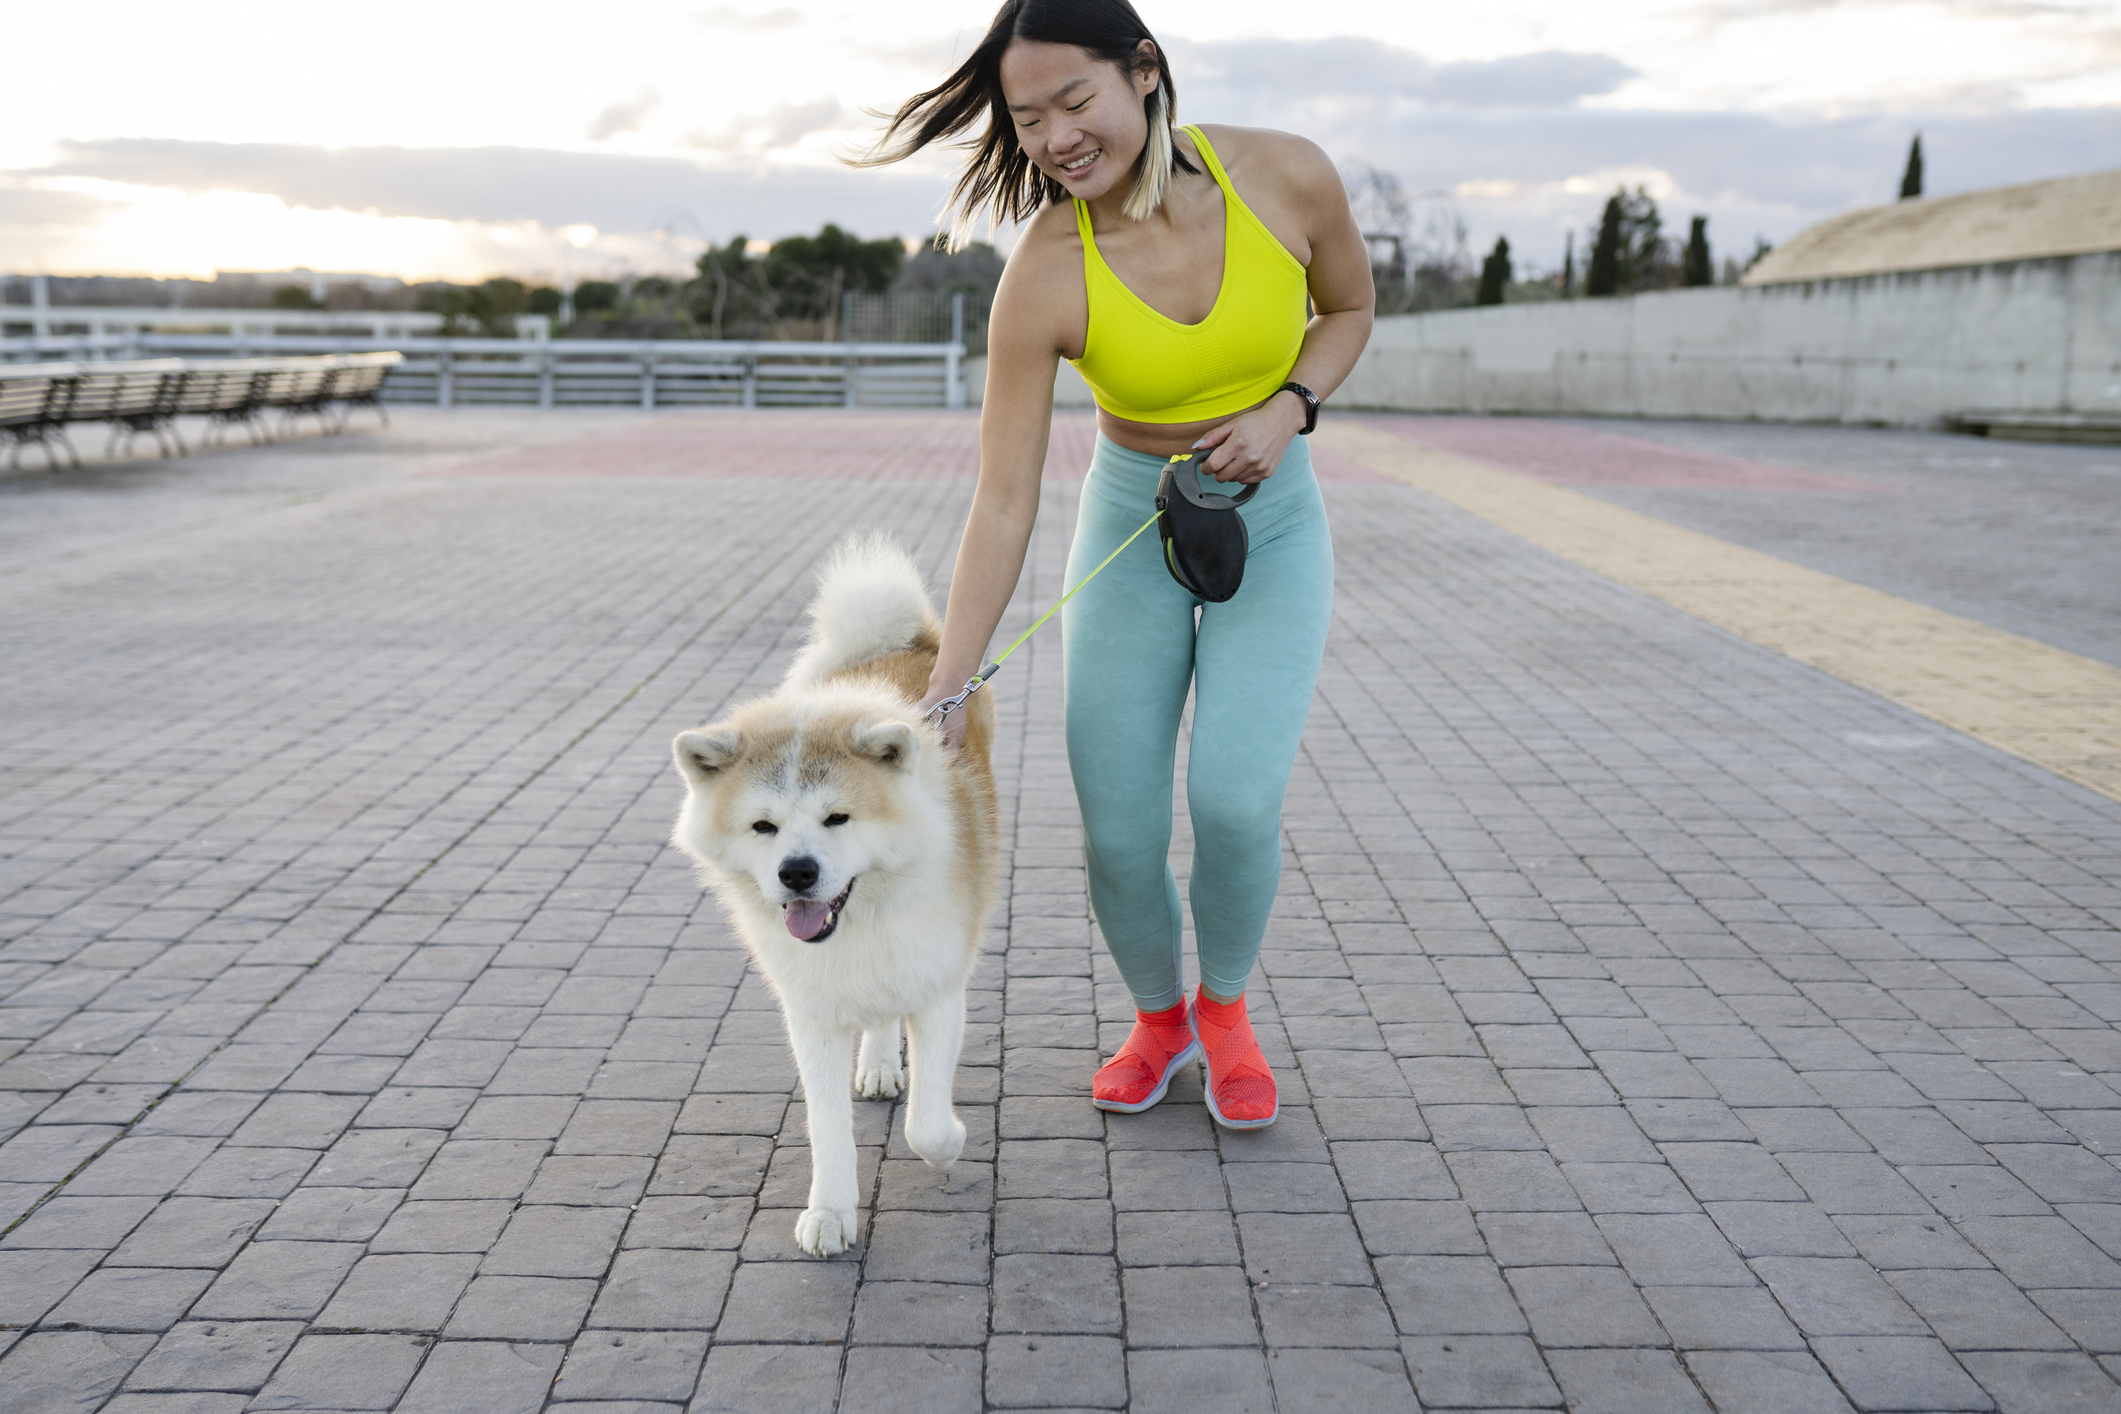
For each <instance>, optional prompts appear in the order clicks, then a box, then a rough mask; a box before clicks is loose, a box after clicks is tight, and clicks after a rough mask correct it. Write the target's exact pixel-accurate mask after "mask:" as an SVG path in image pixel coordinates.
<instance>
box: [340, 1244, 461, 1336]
mask: <svg viewBox="0 0 2121 1414" xmlns="http://www.w3.org/2000/svg"><path fill="white" fill-rule="evenodd" d="M478 1269H479V1259H478V1258H477V1257H476V1256H473V1255H471V1254H469V1253H425V1252H423V1253H417V1254H405V1255H402V1256H380V1257H363V1258H362V1259H361V1261H360V1262H359V1263H358V1264H357V1265H356V1266H355V1267H354V1269H353V1270H352V1271H351V1272H349V1273H348V1274H347V1277H346V1281H345V1284H344V1285H342V1286H340V1288H339V1290H338V1293H337V1294H336V1295H334V1296H333V1297H332V1299H331V1304H330V1305H328V1306H326V1307H325V1308H324V1309H323V1311H322V1312H320V1313H319V1314H318V1316H317V1324H318V1325H319V1326H322V1327H325V1328H326V1329H335V1330H356V1331H360V1330H385V1331H433V1330H440V1329H441V1328H442V1325H443V1323H444V1322H446V1321H448V1320H449V1313H450V1311H451V1310H452V1309H453V1308H454V1307H455V1306H456V1304H457V1299H458V1298H459V1297H460V1296H462V1295H463V1294H464V1288H465V1286H466V1285H467V1284H468V1283H469V1282H470V1281H471V1278H472V1274H473V1273H474V1272H476V1271H478Z"/></svg>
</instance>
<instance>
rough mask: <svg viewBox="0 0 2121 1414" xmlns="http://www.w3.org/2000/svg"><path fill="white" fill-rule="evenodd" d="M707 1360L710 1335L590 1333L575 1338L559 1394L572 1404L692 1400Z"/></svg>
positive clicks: (557, 1389)
mask: <svg viewBox="0 0 2121 1414" xmlns="http://www.w3.org/2000/svg"><path fill="white" fill-rule="evenodd" d="M706 1358H707V1335H706V1333H705V1332H695V1331H589V1332H585V1333H584V1334H582V1335H580V1336H577V1337H576V1338H575V1342H574V1345H573V1347H572V1348H571V1349H570V1350H569V1351H568V1354H567V1363H566V1364H565V1365H563V1366H561V1368H560V1375H559V1379H558V1381H557V1382H556V1383H555V1384H554V1385H553V1395H554V1397H555V1398H558V1399H564V1400H567V1401H570V1402H573V1401H579V1400H670V1401H682V1400H687V1399H690V1398H691V1397H692V1390H693V1385H694V1384H695V1383H696V1382H697V1380H698V1377H699V1372H700V1366H701V1365H702V1364H703V1363H704V1362H705V1360H706Z"/></svg>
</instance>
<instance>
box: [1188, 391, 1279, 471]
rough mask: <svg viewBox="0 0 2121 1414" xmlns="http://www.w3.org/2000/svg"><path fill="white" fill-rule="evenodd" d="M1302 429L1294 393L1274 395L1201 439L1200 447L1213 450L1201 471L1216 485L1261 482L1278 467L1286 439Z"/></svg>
mask: <svg viewBox="0 0 2121 1414" xmlns="http://www.w3.org/2000/svg"><path fill="white" fill-rule="evenodd" d="M1292 404H1293V405H1294V408H1295V411H1294V412H1293V413H1292V412H1291V411H1290V405H1292ZM1303 425H1304V407H1303V401H1302V399H1300V398H1298V397H1297V396H1296V395H1295V394H1294V393H1291V394H1289V395H1288V396H1287V397H1283V396H1281V395H1280V394H1278V393H1277V394H1276V395H1275V396H1273V397H1271V398H1269V399H1267V400H1266V401H1265V402H1263V403H1261V404H1260V405H1259V406H1258V407H1256V408H1253V409H1252V410H1251V411H1250V412H1247V413H1242V414H1240V415H1239V416H1237V417H1234V418H1232V419H1231V420H1230V421H1228V422H1226V423H1224V424H1223V425H1222V426H1220V427H1217V428H1214V429H1213V430H1211V431H1209V432H1208V433H1206V434H1205V435H1203V436H1202V437H1201V439H1200V445H1201V446H1203V447H1212V448H1214V449H1215V454H1214V455H1213V456H1211V457H1209V458H1208V460H1207V462H1206V463H1205V464H1204V468H1203V469H1204V470H1206V472H1207V473H1208V475H1210V476H1212V477H1214V478H1215V479H1216V480H1217V481H1235V482H1240V483H1242V484H1244V485H1246V486H1250V485H1253V484H1255V483H1257V482H1261V481H1265V480H1266V479H1267V478H1268V477H1270V476H1272V475H1273V474H1274V468H1276V467H1278V466H1280V465H1281V459H1282V456H1283V455H1284V454H1285V453H1286V452H1287V451H1288V450H1289V441H1290V439H1291V438H1293V437H1295V436H1296V434H1297V433H1298V432H1300V431H1302V430H1303Z"/></svg>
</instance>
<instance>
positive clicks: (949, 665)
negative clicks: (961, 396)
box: [921, 232, 1060, 748]
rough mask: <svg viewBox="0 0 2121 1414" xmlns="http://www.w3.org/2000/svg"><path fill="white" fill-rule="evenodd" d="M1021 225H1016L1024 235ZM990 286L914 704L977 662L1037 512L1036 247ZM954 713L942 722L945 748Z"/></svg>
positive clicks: (940, 692)
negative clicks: (964, 452) (937, 635)
mask: <svg viewBox="0 0 2121 1414" xmlns="http://www.w3.org/2000/svg"><path fill="white" fill-rule="evenodd" d="M1029 241H1030V233H1029V232H1027V233H1026V244H1028V243H1029ZM1017 254H1018V257H1019V258H1018V259H1012V260H1011V261H1010V262H1009V266H1008V269H1007V270H1006V271H1005V272H1004V273H1003V275H1002V281H1001V284H1000V286H999V287H997V288H996V290H995V292H994V309H993V312H992V313H991V314H990V315H989V316H988V320H987V330H988V333H987V388H986V393H985V396H984V397H983V399H982V401H981V404H980V420H979V486H978V489H976V490H975V491H974V492H973V493H972V512H971V514H970V515H968V516H967V517H966V518H965V535H964V539H963V540H961V541H960V542H959V543H958V549H957V567H956V569H955V570H954V571H953V572H952V574H951V576H950V603H949V606H948V607H947V608H946V609H945V610H944V612H943V647H942V652H941V653H940V654H939V655H937V657H936V660H935V671H934V672H933V673H932V674H931V675H930V676H929V679H928V696H927V697H926V698H925V699H924V700H923V701H922V703H921V706H922V707H923V709H926V708H928V707H932V706H934V705H935V704H936V703H937V702H940V701H941V700H942V699H943V698H945V697H952V696H955V695H956V694H957V693H958V692H959V690H961V689H962V688H963V687H964V685H965V679H967V678H969V677H971V676H972V675H973V674H974V673H976V672H978V671H979V668H980V664H981V662H982V660H983V658H984V655H985V654H986V652H987V645H988V644H989V643H990V642H991V641H992V640H993V638H994V627H995V625H996V624H998V623H1000V622H1001V619H1002V611H1003V610H1004V609H1006V608H1008V606H1009V596H1010V595H1012V594H1014V593H1015V592H1016V581H1017V579H1018V577H1019V576H1020V575H1021V574H1022V573H1023V568H1024V552H1025V550H1026V549H1027V548H1028V547H1029V546H1030V543H1031V527H1032V524H1033V522H1035V521H1036V520H1037V519H1038V493H1039V478H1040V476H1041V475H1042V473H1043V472H1044V471H1045V466H1046V440H1047V436H1048V434H1049V433H1050V432H1051V430H1052V425H1053V375H1054V371H1055V367H1056V365H1057V364H1058V363H1059V362H1060V353H1059V340H1058V338H1056V336H1055V326H1054V320H1053V317H1052V315H1053V309H1052V306H1053V304H1054V301H1053V299H1052V297H1051V295H1050V293H1048V292H1047V291H1046V290H1044V289H1042V288H1041V286H1042V285H1045V284H1048V283H1050V282H1049V281H1048V280H1046V279H1043V278H1042V276H1041V270H1040V267H1041V266H1042V265H1044V264H1045V263H1046V262H1045V261H1044V260H1043V259H1042V258H1041V257H1042V255H1043V252H1040V251H1037V250H1025V249H1023V248H1022V247H1019V250H1018V252H1017ZM963 734H964V724H963V718H962V717H955V716H953V718H952V719H950V720H947V721H946V722H945V730H944V740H945V742H946V743H947V744H949V745H950V746H952V747H953V748H954V747H955V746H956V745H957V743H958V741H959V740H961V739H962V737H963Z"/></svg>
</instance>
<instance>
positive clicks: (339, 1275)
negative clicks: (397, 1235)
mask: <svg viewBox="0 0 2121 1414" xmlns="http://www.w3.org/2000/svg"><path fill="white" fill-rule="evenodd" d="M360 1257H361V1248H360V1247H359V1246H358V1245H356V1244H354V1243H351V1242H253V1243H251V1244H250V1245H249V1246H247V1247H245V1248H244V1249H243V1250H242V1251H241V1252H240V1253H238V1254H237V1255H236V1260H235V1261H233V1262H231V1263H229V1265H228V1266H227V1267H226V1268H225V1269H224V1270H223V1271H222V1273H221V1275H220V1277H219V1279H217V1280H216V1281H215V1282H214V1284H213V1287H212V1289H211V1290H209V1291H208V1292H207V1293H206V1295H205V1296H204V1298H202V1299H201V1300H200V1302H199V1304H198V1305H197V1306H195V1307H193V1308H192V1312H191V1314H192V1315H194V1316H197V1317H202V1318H207V1319H214V1318H218V1319H222V1320H237V1321H243V1320H307V1319H309V1318H310V1317H312V1316H315V1315H316V1314H317V1313H318V1312H319V1311H321V1310H322V1309H323V1308H324V1303H325V1302H326V1301H327V1300H329V1299H330V1297H331V1294H332V1292H333V1291H335V1290H336V1289H337V1288H338V1285H339V1283H340V1282H341V1281H342V1280H343V1279H344V1278H345V1276H346V1274H347V1272H348V1271H349V1270H350V1269H351V1268H352V1267H353V1265H354V1263H355V1262H356V1261H358V1260H359V1259H360Z"/></svg>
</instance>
